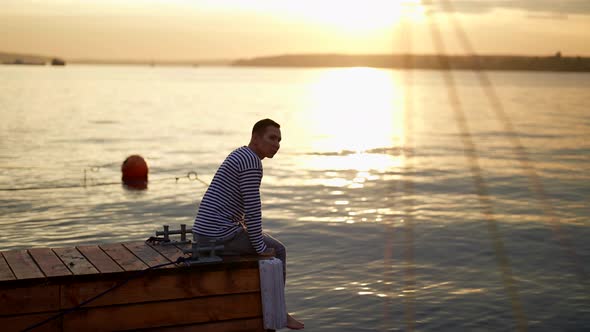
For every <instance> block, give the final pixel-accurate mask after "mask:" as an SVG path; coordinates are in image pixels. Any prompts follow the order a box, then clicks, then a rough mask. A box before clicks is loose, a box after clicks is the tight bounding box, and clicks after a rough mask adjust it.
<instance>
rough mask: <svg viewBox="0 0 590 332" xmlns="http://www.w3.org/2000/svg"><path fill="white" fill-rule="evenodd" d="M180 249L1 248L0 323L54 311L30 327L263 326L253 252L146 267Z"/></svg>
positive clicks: (25, 323) (14, 326)
mask: <svg viewBox="0 0 590 332" xmlns="http://www.w3.org/2000/svg"><path fill="white" fill-rule="evenodd" d="M184 246H188V245H184ZM182 249H183V247H182V245H152V244H146V243H145V242H131V243H113V244H102V245H94V246H77V247H71V248H53V249H50V248H35V249H28V250H13V251H4V252H0V329H1V330H2V331H23V330H25V329H27V328H30V327H32V326H34V325H35V324H38V323H40V322H43V321H45V320H47V319H49V318H54V317H56V316H57V318H54V319H52V320H50V321H48V322H46V323H45V324H43V325H41V326H38V327H35V328H34V329H32V331H120V330H136V329H141V330H142V331H203V332H207V331H228V332H234V331H264V329H263V323H262V309H261V299H260V278H259V272H258V258H257V257H249V258H248V257H245V258H234V259H224V262H222V263H216V264H203V265H193V266H190V267H187V266H184V265H182V266H180V265H174V264H171V265H167V266H164V267H160V268H155V269H149V270H147V271H146V269H148V267H155V266H159V265H161V264H165V263H171V262H175V261H176V259H177V258H178V257H181V256H183V253H182ZM121 284H122V285H121ZM117 285H120V286H118V287H116V286H117ZM113 287H116V288H114V289H113V290H111V291H109V292H108V293H106V294H105V295H104V296H101V297H99V298H98V299H96V300H94V301H92V302H90V303H88V304H85V305H83V306H82V307H80V308H79V309H77V310H74V311H71V312H67V313H66V314H63V315H59V314H60V312H63V311H64V310H68V309H71V308H73V307H76V306H78V305H80V304H81V303H83V302H84V301H86V300H88V299H91V298H93V297H95V296H97V295H98V294H101V293H103V292H105V291H107V290H109V289H111V288H113Z"/></svg>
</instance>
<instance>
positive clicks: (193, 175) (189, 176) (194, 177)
mask: <svg viewBox="0 0 590 332" xmlns="http://www.w3.org/2000/svg"><path fill="white" fill-rule="evenodd" d="M184 178H187V179H188V180H189V181H191V182H192V181H198V182H200V183H202V184H204V185H205V186H207V187H208V186H209V184H208V183H207V182H205V181H203V180H201V179H200V178H199V177H198V175H197V172H195V171H190V172H188V173H187V174H186V175H185V176H175V177H168V178H160V179H153V180H150V181H149V182H158V181H163V180H176V182H178V180H180V179H184ZM84 182H86V181H84ZM121 184H123V183H122V182H102V183H95V184H91V185H87V184H69V185H68V184H66V185H56V186H33V187H19V188H0V191H28V190H53V189H72V188H88V187H102V186H112V185H121Z"/></svg>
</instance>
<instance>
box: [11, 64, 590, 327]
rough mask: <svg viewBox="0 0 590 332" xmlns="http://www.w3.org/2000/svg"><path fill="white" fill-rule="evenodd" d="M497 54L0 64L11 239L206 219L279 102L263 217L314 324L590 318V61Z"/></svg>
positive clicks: (483, 323)
mask: <svg viewBox="0 0 590 332" xmlns="http://www.w3.org/2000/svg"><path fill="white" fill-rule="evenodd" d="M483 74H484V75H486V76H487V77H488V78H489V79H490V82H491V83H492V84H491V85H485V84H483V81H482V80H481V77H480V76H478V73H473V72H469V71H453V72H443V71H422V70H414V71H398V70H382V69H371V68H326V69H289V68H237V67H157V66H155V67H150V66H145V67H144V66H90V65H72V66H65V67H45V66H0V227H1V228H0V229H1V235H0V250H11V249H21V248H30V247H67V246H74V245H83V244H97V243H109V242H121V241H132V240H133V241H135V240H143V239H146V238H148V237H149V236H151V235H154V232H155V231H156V230H158V229H160V228H161V226H162V225H163V224H169V225H171V227H174V228H176V227H178V226H177V225H178V224H183V223H184V224H187V225H191V224H192V221H193V218H194V216H195V214H196V211H197V208H198V205H199V202H200V199H201V197H202V195H203V194H204V192H205V190H206V183H208V182H209V181H210V180H211V178H212V177H213V175H214V172H215V170H216V168H217V166H218V165H219V164H220V163H221V162H222V161H223V159H224V158H225V156H226V155H227V154H228V153H229V152H231V151H232V150H233V149H235V148H237V147H239V146H242V145H246V144H247V143H248V141H249V137H250V131H251V127H252V125H253V123H254V122H256V121H257V120H259V119H262V118H267V117H269V118H272V119H274V120H275V121H277V122H279V123H280V124H281V130H282V135H283V141H282V146H281V150H280V151H279V153H278V154H277V155H276V156H275V157H274V158H273V159H265V160H264V161H263V165H264V178H263V181H262V187H261V193H262V199H263V217H264V222H263V223H264V229H265V230H266V231H267V232H269V233H271V234H273V235H274V236H275V237H277V238H278V239H280V240H281V241H283V242H284V243H285V245H286V246H287V247H288V272H287V273H288V277H287V306H288V308H289V311H290V312H292V313H294V314H295V315H296V317H297V318H299V319H301V320H302V321H304V322H305V324H306V330H308V331H412V330H416V331H511V330H517V329H521V330H522V329H525V328H528V329H530V330H534V331H582V330H585V329H587V328H588V327H589V326H590V292H589V287H588V286H589V283H588V280H587V276H588V273H590V271H589V270H590V268H589V267H588V266H590V264H589V263H590V241H588V238H590V224H589V217H590V208H589V204H588V202H589V201H590V200H589V198H590V172H589V171H588V170H589V169H590V114H589V111H588V110H589V109H590V101H589V100H590V99H589V98H588V96H589V91H590V74H587V73H550V72H543V73H540V72H485V73H483ZM445 75H447V76H445ZM449 78H450V80H449ZM132 154H139V155H141V156H143V157H144V158H145V159H146V161H147V163H148V165H149V168H150V174H149V178H150V181H149V186H148V189H147V190H143V191H138V190H129V189H126V188H125V187H123V186H122V185H121V184H120V177H121V174H120V166H121V163H122V162H123V160H125V158H126V157H128V156H129V155H132ZM189 172H196V174H197V180H195V176H194V173H193V175H191V176H190V178H189V177H188V176H187V175H188V174H189Z"/></svg>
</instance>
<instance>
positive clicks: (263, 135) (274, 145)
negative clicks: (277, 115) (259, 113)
mask: <svg viewBox="0 0 590 332" xmlns="http://www.w3.org/2000/svg"><path fill="white" fill-rule="evenodd" d="M280 128H281V126H280V125H279V124H278V123H276V122H274V121H273V120H271V119H263V120H260V121H258V122H256V124H254V127H253V128H252V137H251V138H250V144H248V147H249V148H250V149H252V150H253V151H254V152H255V153H256V154H257V155H258V157H259V158H260V159H264V158H266V157H268V158H272V157H273V156H274V155H275V154H276V153H277V151H279V148H280V147H281V144H280V142H281V129H280Z"/></svg>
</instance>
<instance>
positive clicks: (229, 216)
mask: <svg viewBox="0 0 590 332" xmlns="http://www.w3.org/2000/svg"><path fill="white" fill-rule="evenodd" d="M261 181H262V161H261V160H260V158H259V157H258V155H256V153H255V152H254V151H252V150H251V149H250V148H249V147H247V146H243V147H241V148H238V149H236V150H234V151H232V152H231V153H230V154H229V155H228V156H227V158H226V159H225V160H224V161H223V163H222V164H221V166H219V169H218V170H217V172H216V173H215V176H214V177H213V180H212V181H211V184H210V185H209V188H208V189H207V191H206V192H205V195H204V196H203V199H202V200H201V204H200V206H199V212H198V213H197V217H196V218H195V223H194V225H193V228H192V231H193V233H196V234H198V235H203V236H208V237H215V238H224V237H228V236H230V235H232V234H235V233H236V232H237V231H238V230H239V229H240V227H242V223H243V224H244V225H245V226H246V229H247V231H248V236H249V238H250V242H251V243H252V246H253V247H254V249H256V252H257V253H262V252H264V251H265V250H266V245H265V244H264V241H263V238H262V203H261V202H260V182H261Z"/></svg>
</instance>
